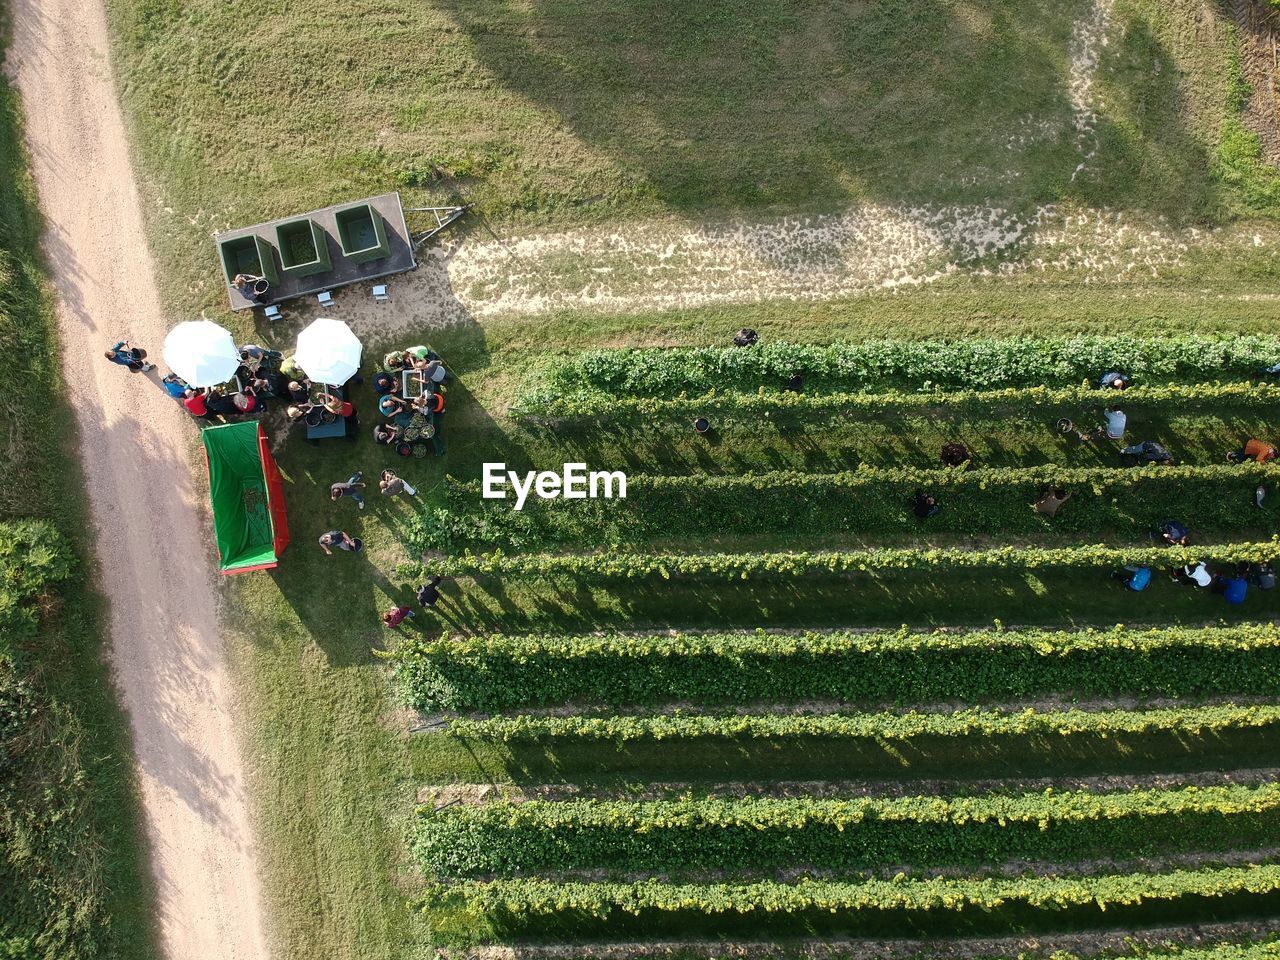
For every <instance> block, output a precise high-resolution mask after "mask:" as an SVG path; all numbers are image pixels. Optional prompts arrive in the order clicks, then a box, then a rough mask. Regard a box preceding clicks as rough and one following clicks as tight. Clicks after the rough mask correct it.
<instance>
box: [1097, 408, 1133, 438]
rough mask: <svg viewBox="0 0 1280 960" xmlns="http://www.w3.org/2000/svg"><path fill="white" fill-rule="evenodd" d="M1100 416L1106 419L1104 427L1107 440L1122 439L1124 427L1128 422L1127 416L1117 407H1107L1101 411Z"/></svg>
mask: <svg viewBox="0 0 1280 960" xmlns="http://www.w3.org/2000/svg"><path fill="white" fill-rule="evenodd" d="M1102 418H1103V419H1104V420H1106V421H1107V425H1106V427H1105V428H1104V429H1105V431H1106V435H1107V439H1108V440H1123V439H1124V428H1125V425H1126V424H1127V423H1128V422H1129V418H1128V417H1126V416H1125V415H1124V411H1123V410H1121V409H1120V408H1119V407H1107V409H1106V410H1104V411H1103V412H1102Z"/></svg>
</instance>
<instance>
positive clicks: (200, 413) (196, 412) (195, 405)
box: [182, 388, 216, 420]
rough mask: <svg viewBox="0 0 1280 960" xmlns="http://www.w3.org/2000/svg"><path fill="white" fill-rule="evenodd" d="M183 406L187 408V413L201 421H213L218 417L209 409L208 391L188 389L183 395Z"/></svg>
mask: <svg viewBox="0 0 1280 960" xmlns="http://www.w3.org/2000/svg"><path fill="white" fill-rule="evenodd" d="M182 405H183V406H184V407H186V408H187V413H189V414H191V415H192V416H193V417H196V418H197V419H200V420H213V419H214V418H215V416H216V414H215V413H214V412H213V411H211V410H210V409H209V404H208V390H192V389H190V388H188V389H187V390H186V391H184V393H183V395H182Z"/></svg>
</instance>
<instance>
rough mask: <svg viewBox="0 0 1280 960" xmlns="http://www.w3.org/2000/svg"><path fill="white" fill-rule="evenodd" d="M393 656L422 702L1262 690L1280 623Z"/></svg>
mask: <svg viewBox="0 0 1280 960" xmlns="http://www.w3.org/2000/svg"><path fill="white" fill-rule="evenodd" d="M394 659H395V661H396V666H397V671H398V678H399V681H400V683H401V685H402V689H403V690H404V692H405V694H406V698H407V699H408V700H409V702H411V703H413V704H414V705H415V706H416V707H418V708H419V709H424V710H436V709H448V710H484V711H495V712H496V711H501V710H509V709H512V708H517V707H526V706H541V705H547V704H557V703H575V702H578V703H581V702H584V701H585V702H590V703H593V704H600V705H602V706H622V705H624V704H632V703H635V704H640V703H661V702H664V701H672V700H675V701H690V702H695V703H726V702H738V703H750V702H752V701H772V702H785V701H788V700H790V701H803V700H839V701H843V702H847V703H895V702H896V703H938V702H942V701H947V700H960V701H968V702H973V701H979V700H1014V699H1022V698H1028V697H1033V696H1036V695H1040V694H1044V693H1048V692H1058V693H1067V692H1070V693H1073V694H1075V695H1078V696H1090V697H1108V696H1117V695H1122V694H1130V695H1138V696H1162V697H1194V696H1208V695H1215V694H1238V695H1243V694H1251V695H1262V694H1268V693H1272V692H1274V691H1276V690H1280V627H1277V626H1276V625H1275V624H1257V625H1254V624H1243V625H1240V626H1235V627H1206V628H1188V627H1177V626H1165V627H1159V628H1152V629H1146V630H1132V629H1126V628H1124V627H1115V628H1114V629H1110V630H1002V629H993V630H973V631H967V632H939V633H921V632H912V631H909V630H907V629H905V628H904V629H902V630H898V631H871V632H866V633H852V632H846V631H833V632H807V633H802V634H774V633H764V632H757V633H675V634H672V633H661V634H617V633H611V634H588V635H572V634H569V635H566V634H544V635H536V636H504V635H496V636H493V635H490V636H476V637H465V636H459V637H454V636H449V635H446V636H444V637H443V638H440V639H430V638H427V637H414V638H412V639H409V640H407V641H406V642H405V643H404V644H403V645H402V646H401V647H400V648H399V649H397V651H396V652H395V654H394Z"/></svg>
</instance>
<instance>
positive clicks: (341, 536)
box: [320, 530, 364, 557]
mask: <svg viewBox="0 0 1280 960" xmlns="http://www.w3.org/2000/svg"><path fill="white" fill-rule="evenodd" d="M330 547H334V548H336V549H338V550H346V551H347V552H348V553H359V552H360V551H361V550H363V549H364V542H363V541H362V540H361V539H360V538H359V537H353V536H351V534H349V533H347V532H346V531H345V530H330V531H329V532H328V533H322V534H321V535H320V549H321V550H323V551H324V552H325V553H326V554H327V555H328V556H330V557H332V556H333V550H331V549H329V548H330Z"/></svg>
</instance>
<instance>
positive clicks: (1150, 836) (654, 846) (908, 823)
mask: <svg viewBox="0 0 1280 960" xmlns="http://www.w3.org/2000/svg"><path fill="white" fill-rule="evenodd" d="M1277 814H1280V784H1274V783H1273V784H1265V785H1263V786H1258V787H1245V786H1239V785H1226V786H1210V787H1184V788H1181V789H1148V790H1132V791H1126V792H1114V793H1092V792H1089V791H1062V792H1058V791H1052V790H1049V791H1045V792H1042V793H1026V794H1016V795H1003V796H1001V795H988V796H973V797H939V796H910V797H855V798H848V799H843V798H842V799H832V798H813V797H788V798H782V799H776V798H770V797H741V798H732V799H725V798H718V797H698V798H695V797H685V798H681V799H675V800H653V801H641V802H636V801H625V800H591V799H578V800H565V801H546V800H529V801H524V802H515V801H509V800H507V801H494V802H492V803H486V804H482V805H479V806H453V807H449V808H447V809H445V810H443V811H435V810H434V809H432V808H429V807H424V808H422V809H421V810H420V811H419V818H418V823H417V825H416V827H415V829H414V834H413V841H412V848H413V852H414V854H415V855H416V857H417V859H418V862H419V863H420V864H421V865H422V867H423V868H424V870H426V871H427V873H428V875H430V876H434V877H437V878H439V879H450V878H460V877H485V876H489V877H497V876H503V877H507V876H522V875H527V874H536V873H546V872H555V871H580V870H597V869H607V870H614V871H644V872H646V873H653V872H661V873H664V874H672V873H675V874H681V873H684V872H685V871H703V870H717V871H728V872H731V873H733V874H743V873H745V874H756V873H757V872H759V871H770V870H776V869H779V868H783V867H796V866H799V867H803V866H805V865H813V866H819V867H821V868H822V869H823V870H830V871H842V870H844V871H847V870H866V869H874V868H879V867H883V866H885V865H886V864H911V865H912V866H913V867H917V868H919V867H925V866H929V867H936V866H954V865H965V866H975V865H978V864H990V863H1000V862H1003V861H1007V860H1014V859H1016V860H1041V861H1050V862H1054V861H1057V862H1078V861H1082V860H1086V859H1092V858H1095V857H1100V856H1101V857H1108V858H1111V859H1123V858H1129V857H1137V856H1152V855H1169V854H1172V853H1183V852H1187V851H1190V850H1196V851H1200V852H1208V851H1223V850H1247V849H1257V848H1260V847H1265V846H1270V845H1273V844H1275V842H1276V841H1277V840H1280V816H1278V815H1277Z"/></svg>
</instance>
